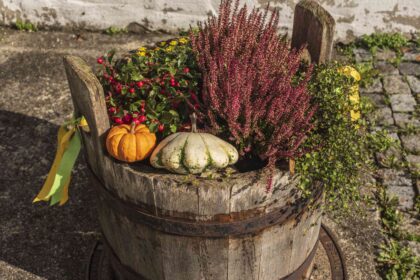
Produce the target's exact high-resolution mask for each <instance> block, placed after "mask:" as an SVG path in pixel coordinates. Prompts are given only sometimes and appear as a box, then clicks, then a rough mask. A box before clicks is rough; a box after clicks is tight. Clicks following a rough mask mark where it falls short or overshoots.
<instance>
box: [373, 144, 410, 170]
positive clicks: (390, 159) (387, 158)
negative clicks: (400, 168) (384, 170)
mask: <svg viewBox="0 0 420 280" xmlns="http://www.w3.org/2000/svg"><path fill="white" fill-rule="evenodd" d="M375 157H376V160H377V162H378V163H379V164H380V165H381V166H382V167H390V166H392V165H393V164H398V163H401V162H402V161H403V156H402V150H401V147H394V146H393V147H391V148H389V149H387V150H386V151H385V152H383V153H376V154H375Z"/></svg>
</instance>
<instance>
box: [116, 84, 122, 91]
mask: <svg viewBox="0 0 420 280" xmlns="http://www.w3.org/2000/svg"><path fill="white" fill-rule="evenodd" d="M115 90H116V91H117V92H118V93H121V90H122V85H121V84H120V83H118V84H117V85H116V86H115Z"/></svg>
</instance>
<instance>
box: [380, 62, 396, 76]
mask: <svg viewBox="0 0 420 280" xmlns="http://www.w3.org/2000/svg"><path fill="white" fill-rule="evenodd" d="M375 68H376V69H377V70H379V72H380V73H381V74H382V75H399V74H400V72H399V71H398V69H397V67H395V66H394V65H392V64H391V63H389V62H386V61H378V62H375Z"/></svg>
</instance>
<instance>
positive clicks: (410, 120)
mask: <svg viewBox="0 0 420 280" xmlns="http://www.w3.org/2000/svg"><path fill="white" fill-rule="evenodd" d="M394 120H395V124H396V125H397V126H398V127H400V128H405V127H407V126H408V127H410V126H411V127H420V120H419V119H418V118H417V117H415V116H413V115H411V114H408V113H394Z"/></svg>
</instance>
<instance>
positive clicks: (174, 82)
mask: <svg viewBox="0 0 420 280" xmlns="http://www.w3.org/2000/svg"><path fill="white" fill-rule="evenodd" d="M170 83H171V86H173V87H174V86H176V81H175V79H171V81H170Z"/></svg>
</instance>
